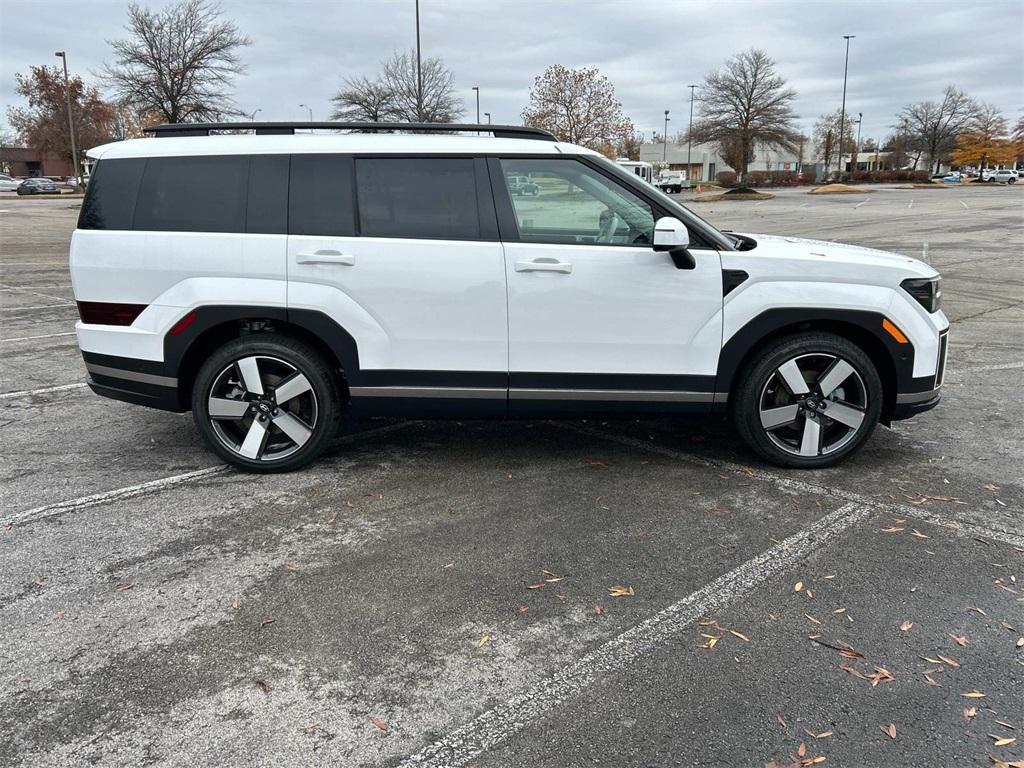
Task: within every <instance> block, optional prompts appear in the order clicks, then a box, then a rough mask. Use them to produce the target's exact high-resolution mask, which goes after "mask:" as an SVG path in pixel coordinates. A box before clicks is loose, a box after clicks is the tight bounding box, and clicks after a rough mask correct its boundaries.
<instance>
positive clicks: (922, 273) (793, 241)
mask: <svg viewBox="0 0 1024 768" xmlns="http://www.w3.org/2000/svg"><path fill="white" fill-rule="evenodd" d="M736 234H741V233H738V232H737V233H736ZM742 234H744V236H745V237H749V238H751V239H753V240H756V241H757V247H756V248H754V249H753V250H750V251H742V253H743V254H744V255H745V256H748V257H751V258H754V259H757V258H758V257H760V258H765V259H786V260H789V261H799V262H804V263H805V264H806V267H807V269H808V271H815V270H814V266H813V265H815V264H816V265H820V266H821V267H823V268H824V269H825V270H827V271H829V272H831V271H833V269H832V268H833V267H839V266H848V267H853V268H857V267H860V268H868V269H882V270H885V271H889V270H893V271H897V272H901V273H904V274H905V275H907V276H908V277H935V276H936V275H937V274H938V271H937V270H936V269H935V268H934V267H932V266H930V265H929V264H925V263H924V262H923V261H921V260H919V259H915V258H912V257H910V256H904V255H902V254H899V253H892V252H890V251H880V250H877V249H875V248H864V247H863V246H859V245H846V244H844V243H833V242H830V241H828V240H809V239H806V238H802V237H783V236H779V235H754V234H746V233H742ZM808 262H809V263H808Z"/></svg>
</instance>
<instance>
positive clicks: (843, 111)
mask: <svg viewBox="0 0 1024 768" xmlns="http://www.w3.org/2000/svg"><path fill="white" fill-rule="evenodd" d="M855 37H856V35H843V39H844V40H845V41H846V63H845V64H843V106H842V107H841V108H840V110H839V153H838V154H839V175H840V177H841V176H842V175H843V138H844V137H845V134H844V133H843V128H844V127H845V123H846V73H847V72H848V71H849V69H850V41H851V40H852V39H853V38H855Z"/></svg>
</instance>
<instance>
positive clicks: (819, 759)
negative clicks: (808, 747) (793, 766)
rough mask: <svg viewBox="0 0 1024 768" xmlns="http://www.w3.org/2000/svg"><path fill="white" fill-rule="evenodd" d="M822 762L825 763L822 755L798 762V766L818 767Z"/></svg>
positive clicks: (805, 767)
mask: <svg viewBox="0 0 1024 768" xmlns="http://www.w3.org/2000/svg"><path fill="white" fill-rule="evenodd" d="M824 762H825V756H824V755H816V756H815V757H808V758H807V759H806V760H801V761H800V765H802V766H804V768H807V766H809V765H820V764H821V763H824Z"/></svg>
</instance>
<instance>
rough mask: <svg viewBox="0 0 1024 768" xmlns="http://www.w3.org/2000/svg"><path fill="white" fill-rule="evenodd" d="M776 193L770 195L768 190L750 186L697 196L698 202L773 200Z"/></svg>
mask: <svg viewBox="0 0 1024 768" xmlns="http://www.w3.org/2000/svg"><path fill="white" fill-rule="evenodd" d="M773 197H775V195H769V194H768V193H767V192H758V191H757V190H756V189H751V188H750V187H736V188H735V189H730V190H728V191H727V192H723V193H722V194H720V195H702V196H700V197H698V198H696V202H705V201H706V202H709V203H714V202H717V201H719V200H771V199H772V198H773Z"/></svg>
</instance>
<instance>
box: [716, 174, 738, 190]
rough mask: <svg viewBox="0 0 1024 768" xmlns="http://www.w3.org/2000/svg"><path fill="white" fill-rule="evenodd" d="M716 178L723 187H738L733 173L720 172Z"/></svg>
mask: <svg viewBox="0 0 1024 768" xmlns="http://www.w3.org/2000/svg"><path fill="white" fill-rule="evenodd" d="M715 178H716V179H717V180H718V183H719V184H721V185H722V186H723V187H732V186H735V185H736V174H735V173H733V172H732V171H720V172H719V173H717V174H715Z"/></svg>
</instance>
